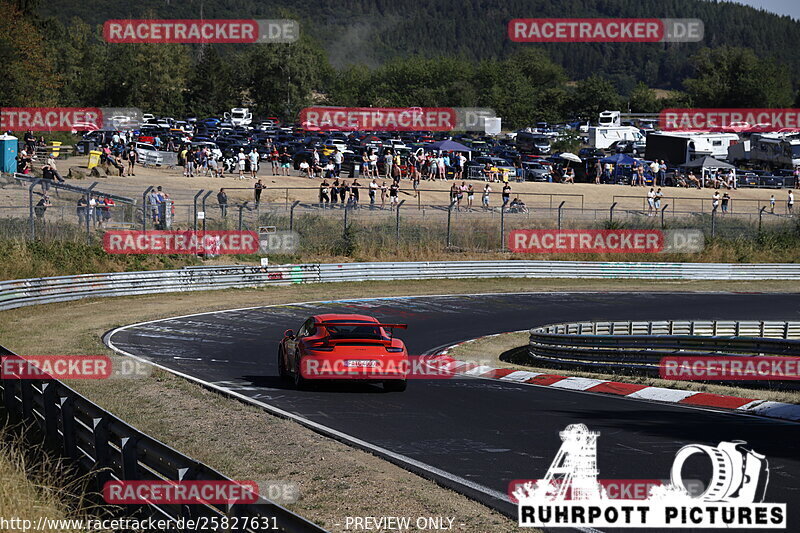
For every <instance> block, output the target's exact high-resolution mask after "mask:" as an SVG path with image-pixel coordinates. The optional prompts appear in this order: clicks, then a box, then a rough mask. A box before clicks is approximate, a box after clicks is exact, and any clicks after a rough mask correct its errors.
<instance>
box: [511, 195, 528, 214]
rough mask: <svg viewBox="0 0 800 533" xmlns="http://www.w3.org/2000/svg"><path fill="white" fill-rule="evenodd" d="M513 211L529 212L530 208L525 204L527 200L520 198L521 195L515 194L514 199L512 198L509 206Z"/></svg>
mask: <svg viewBox="0 0 800 533" xmlns="http://www.w3.org/2000/svg"><path fill="white" fill-rule="evenodd" d="M509 207H510V209H509V211H511V212H512V213H527V212H528V208H527V207H526V206H525V202H523V201H522V200H520V198H519V196H515V197H514V199H513V200H511V205H510V206H509Z"/></svg>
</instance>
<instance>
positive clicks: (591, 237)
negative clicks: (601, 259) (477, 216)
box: [508, 229, 705, 254]
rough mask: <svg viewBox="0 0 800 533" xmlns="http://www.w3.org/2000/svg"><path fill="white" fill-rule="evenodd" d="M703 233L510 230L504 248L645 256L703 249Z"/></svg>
mask: <svg viewBox="0 0 800 533" xmlns="http://www.w3.org/2000/svg"><path fill="white" fill-rule="evenodd" d="M704 244H705V239H704V237H703V232H702V231H700V230H694V229H682V230H666V231H662V230H638V229H625V230H525V229H522V230H513V231H511V232H510V233H509V235H508V249H509V250H511V251H512V252H516V253H535V254H558V253H581V254H608V253H612V254H614V253H616V254H647V253H661V252H672V253H694V252H700V251H702V250H703V246H704Z"/></svg>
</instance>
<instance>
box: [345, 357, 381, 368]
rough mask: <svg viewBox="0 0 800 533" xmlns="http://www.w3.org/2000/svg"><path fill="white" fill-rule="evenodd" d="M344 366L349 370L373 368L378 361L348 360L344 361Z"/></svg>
mask: <svg viewBox="0 0 800 533" xmlns="http://www.w3.org/2000/svg"><path fill="white" fill-rule="evenodd" d="M344 364H345V366H347V367H350V368H374V367H376V366H378V361H370V360H361V359H350V360H347V361H345V362H344Z"/></svg>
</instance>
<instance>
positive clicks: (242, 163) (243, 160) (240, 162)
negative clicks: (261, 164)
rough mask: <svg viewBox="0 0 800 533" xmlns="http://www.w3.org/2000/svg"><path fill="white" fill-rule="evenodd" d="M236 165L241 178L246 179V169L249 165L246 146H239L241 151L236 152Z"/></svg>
mask: <svg viewBox="0 0 800 533" xmlns="http://www.w3.org/2000/svg"><path fill="white" fill-rule="evenodd" d="M236 165H237V168H238V169H239V179H240V180H243V179H244V170H245V167H246V166H247V156H246V155H245V153H244V148H239V153H238V154H236Z"/></svg>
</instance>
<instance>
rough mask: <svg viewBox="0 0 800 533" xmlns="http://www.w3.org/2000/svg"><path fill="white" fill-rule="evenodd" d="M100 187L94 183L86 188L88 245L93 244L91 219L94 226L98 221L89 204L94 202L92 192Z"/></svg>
mask: <svg viewBox="0 0 800 533" xmlns="http://www.w3.org/2000/svg"><path fill="white" fill-rule="evenodd" d="M98 185H99V183H98V182H96V181H95V182H94V183H92V184H91V185H89V186H88V187H87V188H86V243H87V244H91V243H92V229H91V227H90V226H89V218H90V217H91V219H92V223H93V224H94V223H95V221H96V220H97V218H96V214H95V213H94V211H91V210H90V209H89V203H90V202H91V201H92V191H93V190H94V188H95V187H97V186H98ZM95 209H97V207H95Z"/></svg>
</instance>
